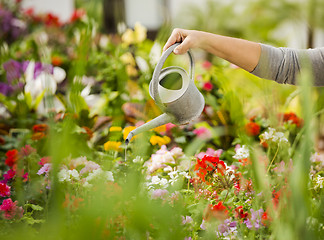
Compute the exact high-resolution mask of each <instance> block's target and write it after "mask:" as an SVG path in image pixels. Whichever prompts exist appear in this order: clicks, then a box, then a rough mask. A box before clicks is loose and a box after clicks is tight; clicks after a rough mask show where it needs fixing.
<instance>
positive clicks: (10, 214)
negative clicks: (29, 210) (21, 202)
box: [0, 198, 24, 219]
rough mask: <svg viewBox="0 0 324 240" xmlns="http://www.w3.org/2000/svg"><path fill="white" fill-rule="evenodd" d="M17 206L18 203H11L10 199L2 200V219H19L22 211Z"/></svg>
mask: <svg viewBox="0 0 324 240" xmlns="http://www.w3.org/2000/svg"><path fill="white" fill-rule="evenodd" d="M17 204H18V202H17V201H14V202H13V201H12V200H11V198H8V199H5V200H3V202H2V205H1V206H0V212H3V215H2V216H3V218H5V219H13V218H14V217H16V216H18V217H19V218H21V217H22V215H23V213H24V210H23V209H22V207H18V206H17Z"/></svg>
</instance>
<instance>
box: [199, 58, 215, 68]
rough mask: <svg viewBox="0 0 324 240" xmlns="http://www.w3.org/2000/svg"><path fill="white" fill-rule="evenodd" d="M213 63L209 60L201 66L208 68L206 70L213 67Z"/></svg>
mask: <svg viewBox="0 0 324 240" xmlns="http://www.w3.org/2000/svg"><path fill="white" fill-rule="evenodd" d="M212 65H213V64H212V63H211V62H209V61H207V60H206V61H204V62H203V63H202V64H201V66H202V67H203V68H204V69H206V70H209V69H210V68H211V66H212Z"/></svg>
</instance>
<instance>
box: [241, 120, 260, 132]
mask: <svg viewBox="0 0 324 240" xmlns="http://www.w3.org/2000/svg"><path fill="white" fill-rule="evenodd" d="M260 130H261V127H260V125H259V124H257V123H256V122H253V121H250V122H248V123H247V124H245V131H246V134H247V135H249V136H258V135H259V134H260Z"/></svg>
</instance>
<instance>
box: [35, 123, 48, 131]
mask: <svg viewBox="0 0 324 240" xmlns="http://www.w3.org/2000/svg"><path fill="white" fill-rule="evenodd" d="M47 130H48V125H47V124H45V123H41V124H35V125H34V126H33V132H34V133H36V132H46V131H47Z"/></svg>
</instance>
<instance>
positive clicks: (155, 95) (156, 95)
mask: <svg viewBox="0 0 324 240" xmlns="http://www.w3.org/2000/svg"><path fill="white" fill-rule="evenodd" d="M179 45H180V43H175V44H173V45H171V46H170V47H169V48H168V49H167V50H165V51H164V52H163V53H162V56H161V58H160V60H159V62H158V63H157V65H156V67H155V69H154V72H153V77H152V81H153V83H152V88H153V91H152V95H153V98H154V100H155V101H156V104H157V105H158V106H159V107H160V108H161V110H162V111H164V110H165V106H164V105H163V103H162V101H161V98H160V95H159V91H158V86H159V76H160V73H161V70H162V67H163V65H164V63H165V61H166V59H167V58H168V57H169V55H170V54H171V53H172V52H173V50H174V49H175V48H176V47H177V46H179ZM187 53H188V56H189V60H190V66H189V78H190V79H191V80H192V79H194V67H195V63H194V59H193V55H192V53H191V52H190V50H188V51H187Z"/></svg>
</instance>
